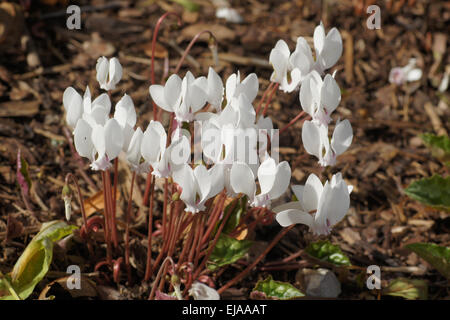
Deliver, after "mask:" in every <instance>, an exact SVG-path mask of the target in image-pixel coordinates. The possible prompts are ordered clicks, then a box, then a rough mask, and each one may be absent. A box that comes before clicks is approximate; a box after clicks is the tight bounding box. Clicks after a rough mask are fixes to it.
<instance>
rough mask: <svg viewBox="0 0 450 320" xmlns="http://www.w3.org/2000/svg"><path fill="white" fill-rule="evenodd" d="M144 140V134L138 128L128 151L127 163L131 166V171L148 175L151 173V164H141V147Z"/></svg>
mask: <svg viewBox="0 0 450 320" xmlns="http://www.w3.org/2000/svg"><path fill="white" fill-rule="evenodd" d="M143 140H144V133H143V132H142V130H141V128H137V129H136V131H134V133H133V136H132V137H131V141H130V143H129V147H128V150H127V161H128V163H129V164H130V167H131V170H132V171H135V172H136V173H138V174H140V173H147V172H148V171H149V167H150V164H149V163H147V162H141V159H142V154H141V146H142V141H143Z"/></svg>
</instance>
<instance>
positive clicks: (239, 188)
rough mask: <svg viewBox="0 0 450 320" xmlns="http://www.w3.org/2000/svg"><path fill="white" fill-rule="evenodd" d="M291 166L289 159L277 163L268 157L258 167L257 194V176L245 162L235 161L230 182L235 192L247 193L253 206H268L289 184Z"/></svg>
mask: <svg viewBox="0 0 450 320" xmlns="http://www.w3.org/2000/svg"><path fill="white" fill-rule="evenodd" d="M290 180H291V167H290V166H289V163H288V162H287V161H283V162H280V163H279V164H276V163H275V160H274V159H272V158H268V159H266V160H265V161H264V162H263V163H262V164H261V165H260V167H259V168H258V181H259V186H260V189H261V191H260V193H259V194H258V195H256V183H255V176H254V174H253V172H252V169H251V168H250V167H249V166H248V165H247V164H246V163H245V162H235V163H234V164H233V166H232V168H231V172H230V184H231V187H232V189H233V191H234V192H235V193H243V194H246V195H247V196H248V198H249V202H250V203H251V206H253V207H267V206H269V205H270V203H271V201H272V200H274V199H277V198H279V197H280V196H281V195H282V194H283V193H284V192H285V191H286V189H287V187H288V186H289V182H290Z"/></svg>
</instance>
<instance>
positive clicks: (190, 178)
mask: <svg viewBox="0 0 450 320" xmlns="http://www.w3.org/2000/svg"><path fill="white" fill-rule="evenodd" d="M172 177H173V181H175V182H176V183H177V184H178V185H179V186H180V187H181V189H182V191H181V195H180V199H181V200H183V201H184V202H185V203H186V205H187V206H189V207H190V206H195V202H196V201H195V200H196V199H195V198H196V196H197V190H196V183H195V176H194V172H193V170H192V168H191V167H190V166H189V165H187V164H185V165H183V166H181V167H180V168H178V170H176V171H175V172H174V173H173V174H172Z"/></svg>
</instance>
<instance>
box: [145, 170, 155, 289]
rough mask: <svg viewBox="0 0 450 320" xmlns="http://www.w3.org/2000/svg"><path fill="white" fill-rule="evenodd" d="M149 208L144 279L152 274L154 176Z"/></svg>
mask: <svg viewBox="0 0 450 320" xmlns="http://www.w3.org/2000/svg"><path fill="white" fill-rule="evenodd" d="M152 177H153V176H152ZM151 184H152V188H151V195H150V208H149V210H148V236H147V237H148V240H147V241H148V242H147V266H146V268H145V276H144V281H149V280H150V277H151V275H152V233H153V206H154V198H155V178H154V177H153V178H152V181H151Z"/></svg>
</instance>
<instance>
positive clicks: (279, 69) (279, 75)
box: [269, 40, 312, 92]
mask: <svg viewBox="0 0 450 320" xmlns="http://www.w3.org/2000/svg"><path fill="white" fill-rule="evenodd" d="M308 48H309V46H308ZM309 51H311V49H309ZM310 56H311V59H312V55H311V53H310ZM290 57H291V52H290V50H289V47H288V45H287V43H286V42H285V41H284V40H278V42H277V43H276V45H275V47H274V48H273V49H272V51H270V56H269V62H270V63H271V64H272V66H273V70H274V71H273V73H272V75H271V77H270V80H271V81H273V82H277V83H279V84H280V90H283V91H284V92H292V91H294V90H295V89H296V88H297V87H298V86H299V84H300V82H301V80H302V71H301V70H300V68H297V67H294V66H293V64H292V63H291V59H290ZM299 61H300V62H301V63H303V64H306V66H305V68H304V71H306V72H309V70H310V69H311V64H310V63H308V61H307V60H305V59H303V60H300V59H299ZM288 72H290V78H291V79H290V82H289V80H288Z"/></svg>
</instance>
